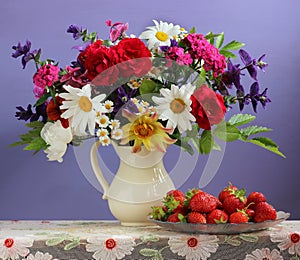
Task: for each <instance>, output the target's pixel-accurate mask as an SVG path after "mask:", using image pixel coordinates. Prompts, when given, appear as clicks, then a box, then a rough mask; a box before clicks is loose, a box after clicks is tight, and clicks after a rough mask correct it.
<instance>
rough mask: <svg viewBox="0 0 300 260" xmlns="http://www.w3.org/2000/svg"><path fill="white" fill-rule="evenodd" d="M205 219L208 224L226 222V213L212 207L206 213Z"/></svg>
mask: <svg viewBox="0 0 300 260" xmlns="http://www.w3.org/2000/svg"><path fill="white" fill-rule="evenodd" d="M206 221H207V223H209V224H220V223H226V222H227V221H228V215H227V214H226V212H225V211H223V210H220V209H214V210H213V211H212V212H210V213H209V214H208V215H207V217H206Z"/></svg>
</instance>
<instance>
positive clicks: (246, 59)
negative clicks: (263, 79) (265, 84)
mask: <svg viewBox="0 0 300 260" xmlns="http://www.w3.org/2000/svg"><path fill="white" fill-rule="evenodd" d="M239 54H240V57H241V60H242V62H243V63H244V64H245V67H246V69H247V70H248V72H249V75H250V77H251V78H253V79H255V80H257V70H256V68H255V66H254V60H253V59H252V58H251V56H250V55H249V53H248V52H246V51H245V50H243V49H240V50H239Z"/></svg>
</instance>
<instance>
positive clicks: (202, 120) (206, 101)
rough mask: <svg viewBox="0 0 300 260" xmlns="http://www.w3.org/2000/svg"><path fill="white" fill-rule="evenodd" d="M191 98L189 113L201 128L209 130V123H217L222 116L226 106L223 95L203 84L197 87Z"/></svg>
mask: <svg viewBox="0 0 300 260" xmlns="http://www.w3.org/2000/svg"><path fill="white" fill-rule="evenodd" d="M191 100H192V105H191V107H192V112H191V113H192V114H193V116H194V117H195V118H196V122H197V123H198V125H199V126H200V127H201V128H203V129H206V130H210V129H211V125H215V124H219V123H220V122H221V121H222V119H223V118H224V115H225V112H226V107H225V105H224V100H223V97H222V96H221V95H220V94H217V93H215V92H214V91H213V90H212V89H210V88H209V87H208V86H206V85H203V86H202V87H200V88H199V89H197V90H196V91H195V92H194V94H193V95H192V96H191Z"/></svg>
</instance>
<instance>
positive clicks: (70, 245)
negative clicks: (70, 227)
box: [64, 238, 80, 250]
mask: <svg viewBox="0 0 300 260" xmlns="http://www.w3.org/2000/svg"><path fill="white" fill-rule="evenodd" d="M79 244H80V239H78V238H77V239H74V240H73V241H72V242H71V243H68V244H66V245H65V247H64V250H71V249H72V248H75V247H77V246H78V245H79Z"/></svg>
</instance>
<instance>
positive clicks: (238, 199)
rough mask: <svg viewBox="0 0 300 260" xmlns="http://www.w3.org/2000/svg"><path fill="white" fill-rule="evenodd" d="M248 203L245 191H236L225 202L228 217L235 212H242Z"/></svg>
mask: <svg viewBox="0 0 300 260" xmlns="http://www.w3.org/2000/svg"><path fill="white" fill-rule="evenodd" d="M246 203H247V198H246V196H245V190H244V189H240V190H235V191H234V192H233V194H231V195H230V196H228V197H226V198H225V200H224V201H223V209H224V211H225V212H226V213H227V214H228V215H230V214H232V213H233V212H236V211H237V210H238V209H239V210H242V209H243V208H245V206H246Z"/></svg>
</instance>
